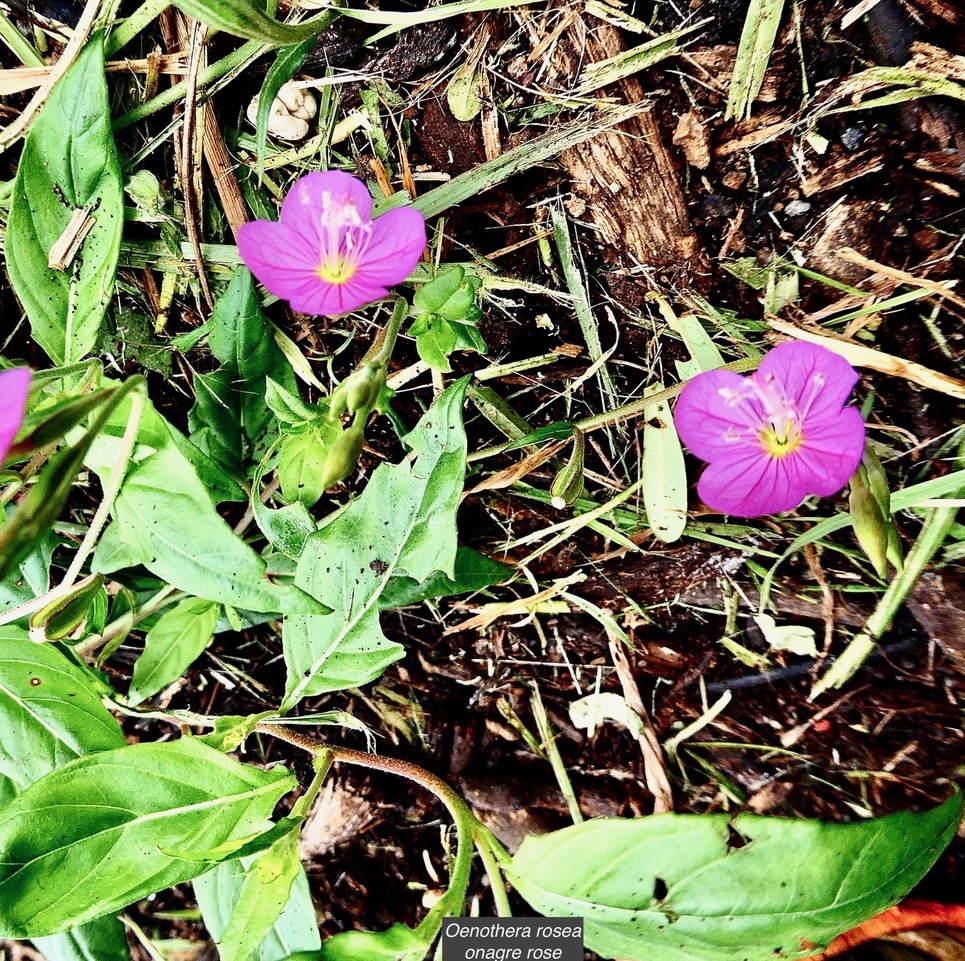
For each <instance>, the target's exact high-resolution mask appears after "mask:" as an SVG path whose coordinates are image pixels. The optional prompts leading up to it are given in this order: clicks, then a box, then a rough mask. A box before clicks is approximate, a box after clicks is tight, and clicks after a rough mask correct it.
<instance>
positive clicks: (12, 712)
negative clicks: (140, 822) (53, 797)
mask: <svg viewBox="0 0 965 961" xmlns="http://www.w3.org/2000/svg"><path fill="white" fill-rule="evenodd" d="M125 743H126V742H125V740H124V735H123V733H122V732H121V728H120V725H119V724H118V723H117V721H116V720H115V719H114V718H113V717H112V716H111V714H110V713H109V712H108V710H107V709H106V708H105V707H104V705H103V704H102V703H101V700H100V698H99V697H98V696H97V695H96V694H95V693H94V691H93V690H92V689H91V685H90V683H89V679H88V677H87V675H86V674H85V673H84V671H83V670H82V669H81V668H79V667H78V666H77V665H75V664H72V663H71V662H70V661H68V660H67V658H66V657H64V655H63V654H61V653H60V651H59V650H58V649H57V648H56V647H54V646H53V645H52V644H43V645H40V644H34V643H33V642H32V641H29V640H28V639H27V636H26V634H25V633H23V632H20V631H18V630H17V629H16V628H13V629H11V628H9V627H6V628H0V771H2V772H3V774H2V775H0V778H2V780H3V781H4V782H5V783H6V784H7V785H9V786H10V787H12V789H13V792H12V793H13V797H15V796H16V794H17V788H18V787H20V788H25V787H27V786H28V785H30V784H33V783H34V782H35V781H38V780H39V779H40V778H42V777H43V776H44V775H45V774H47V773H49V772H50V771H52V770H54V768H56V767H59V766H60V765H62V764H66V763H67V762H69V761H72V760H73V759H74V758H76V757H79V756H81V755H83V754H88V753H92V752H94V751H108V750H111V749H113V748H117V747H123V746H124V744H125ZM13 797H6V798H4V799H3V800H2V801H0V811H2V810H3V809H4V808H5V807H6V804H7V803H9V802H11V801H12V800H13ZM34 945H35V946H36V948H37V950H38V951H40V953H41V954H43V956H44V957H45V958H46V959H47V961H128V959H129V957H130V955H129V952H128V949H127V939H126V938H125V936H124V926H123V925H122V924H121V922H120V921H119V920H118V919H117V918H114V917H104V918H97V919H96V920H94V921H90V922H89V923H87V924H84V925H81V926H80V927H79V928H76V929H75V930H73V931H66V932H64V933H62V934H53V935H50V936H49V937H46V938H36V939H34Z"/></svg>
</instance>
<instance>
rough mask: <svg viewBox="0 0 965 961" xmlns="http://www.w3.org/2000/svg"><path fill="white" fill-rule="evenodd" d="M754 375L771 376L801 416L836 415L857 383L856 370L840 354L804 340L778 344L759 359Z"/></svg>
mask: <svg viewBox="0 0 965 961" xmlns="http://www.w3.org/2000/svg"><path fill="white" fill-rule="evenodd" d="M757 377H758V378H761V379H767V378H769V377H773V378H774V379H775V380H776V381H777V382H778V383H779V384H781V385H782V387H783V389H784V393H785V394H786V395H787V397H788V399H789V400H791V401H793V402H794V403H795V404H797V406H798V408H799V409H800V411H801V414H802V416H804V417H810V416H812V415H814V416H818V417H821V416H825V415H834V414H836V413H837V412H838V411H840V410H841V407H842V405H843V404H844V403H845V402H846V401H847V399H848V397H850V396H851V391H852V390H853V389H854V385H855V384H856V383H858V372H857V371H856V370H855V369H854V368H853V367H852V366H851V365H850V364H849V363H848V362H847V361H846V360H845V359H844V358H843V357H841V356H840V355H839V354H835V353H833V352H832V351H830V350H828V349H827V348H826V347H820V346H819V345H818V344H809V343H807V341H788V342H787V343H784V344H779V345H778V346H777V347H775V348H774V349H773V350H772V351H770V352H769V353H768V354H767V356H766V357H765V358H764V359H763V360H762V361H761V366H760V367H759V368H758V369H757Z"/></svg>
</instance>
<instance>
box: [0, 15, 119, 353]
mask: <svg viewBox="0 0 965 961" xmlns="http://www.w3.org/2000/svg"><path fill="white" fill-rule="evenodd" d="M122 186H123V181H122V177H121V165H120V161H119V159H118V155H117V149H116V147H115V146H114V135H113V133H112V132H111V116H110V103H109V100H108V96H107V83H106V82H105V79H104V42H103V36H101V35H100V34H98V35H96V36H94V37H92V38H91V39H90V40H88V42H87V43H86V44H85V45H84V48H83V50H82V51H81V53H80V55H79V56H78V58H77V60H76V62H75V63H74V64H73V66H71V68H70V69H69V70H68V71H67V73H66V74H65V75H64V76H63V77H62V78H61V80H60V81H59V82H58V83H57V85H56V86H55V87H54V89H53V92H52V93H51V95H50V99H49V100H48V101H47V103H46V104H45V105H44V108H43V110H41V112H40V114H39V116H38V117H37V119H36V121H35V122H34V124H33V126H32V127H31V128H30V132H29V133H28V134H27V139H26V141H25V143H24V148H23V155H22V156H21V158H20V164H19V166H18V167H17V179H16V182H15V184H14V188H13V197H12V200H11V206H10V221H9V223H8V225H7V235H6V238H5V240H4V251H5V253H6V258H7V269H8V271H9V273H10V282H11V284H12V285H13V289H14V290H15V291H16V293H17V296H18V297H19V298H20V302H21V303H22V304H23V306H24V309H25V310H26V312H27V316H28V318H29V319H30V327H31V331H32V333H33V337H34V340H36V341H37V343H38V344H40V346H41V347H43V349H44V350H45V351H46V352H47V354H48V356H49V357H50V359H51V360H52V361H53V362H54V363H55V364H64V363H68V364H69V363H72V362H75V361H77V360H80V359H81V358H82V357H84V356H85V355H86V354H89V353H90V351H91V349H92V348H93V346H94V341H95V340H96V339H97V332H98V331H99V330H100V325H101V320H102V319H103V317H104V311H105V310H106V309H107V305H108V303H109V302H110V299H111V294H112V293H113V290H114V274H115V272H116V270H117V261H118V257H119V255H120V249H121V232H122V229H123V226H124V194H123V189H122ZM68 227H69V229H68ZM72 237H73V238H75V240H76V239H80V246H79V249H77V251H76V253H74V254H69V253H66V251H65V252H63V254H61V252H60V251H59V249H58V247H59V246H60V245H66V244H68V243H69V241H70V240H71V238H72ZM81 238H82V239H81ZM58 242H60V245H59V244H58ZM52 250H53V251H54V252H53V254H52V253H51V251H52ZM50 263H56V264H57V265H58V266H55V267H51V266H49V264H50ZM58 267H59V268H61V269H58Z"/></svg>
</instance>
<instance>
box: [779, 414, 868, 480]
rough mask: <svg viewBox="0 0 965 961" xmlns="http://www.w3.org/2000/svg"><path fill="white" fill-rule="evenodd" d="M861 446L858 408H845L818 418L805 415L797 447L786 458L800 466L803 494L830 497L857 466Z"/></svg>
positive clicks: (861, 429)
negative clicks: (801, 438) (805, 420)
mask: <svg viewBox="0 0 965 961" xmlns="http://www.w3.org/2000/svg"><path fill="white" fill-rule="evenodd" d="M864 445H865V426H864V420H863V419H862V417H861V411H859V410H858V409H857V408H856V407H845V408H844V409H843V410H839V411H838V412H837V413H836V414H834V415H831V416H827V417H825V418H822V419H820V420H818V419H815V418H813V417H810V418H808V421H807V429H806V431H805V432H804V440H803V443H802V444H801V449H800V450H799V451H798V452H797V456H795V457H793V458H788V460H789V461H792V460H793V462H794V463H795V465H798V464H799V465H800V466H799V467H798V471H799V476H800V478H801V484H802V485H803V486H804V488H805V490H806V493H808V494H816V495H818V496H819V497H831V496H832V495H833V494H837V493H838V491H839V490H841V488H842V487H844V485H845V484H846V483H847V482H848V480H849V479H850V478H851V475H852V474H854V472H855V471H856V470H857V469H858V464H860V463H861V455H862V454H863V453H864Z"/></svg>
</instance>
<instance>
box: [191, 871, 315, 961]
mask: <svg viewBox="0 0 965 961" xmlns="http://www.w3.org/2000/svg"><path fill="white" fill-rule="evenodd" d="M251 863H252V860H251V859H249V858H242V859H240V860H235V861H224V862H222V863H221V864H219V865H218V866H217V867H216V868H214V870H212V871H209V872H208V873H207V874H204V875H202V876H201V877H200V878H197V879H195V881H194V893H195V896H196V897H197V899H198V907H199V908H200V909H201V915H202V917H203V918H204V924H205V927H206V928H207V929H208V932H209V933H210V935H211V937H212V938H213V939H214V940H215V942H220V941H221V936H222V932H223V931H224V930H225V928H226V927H227V925H228V921H229V919H230V918H231V916H232V914H233V913H234V910H235V905H237V904H238V900H239V897H240V896H241V892H242V888H243V886H244V883H245V879H246V877H247V875H248V871H249V869H250V865H251ZM320 946H321V938H320V937H319V934H318V924H317V923H316V921H315V908H314V906H313V905H312V896H311V893H310V892H309V889H308V878H307V877H306V875H305V869H304V868H303V867H302V866H301V864H299V865H298V870H297V873H296V875H295V880H294V883H293V884H292V886H291V895H290V897H289V899H288V902H287V903H286V904H285V906H284V908H283V910H282V912H281V914H280V915H279V916H278V918H277V919H276V920H275V922H274V924H273V925H272V927H271V930H270V931H269V932H268V933H267V935H265V937H264V939H263V940H262V942H261V943H260V944H259V945H258V946H257V947H256V949H255V953H254V956H253V959H254V961H282V959H284V958H287V957H288V956H289V955H291V954H294V953H295V952H298V951H317V950H318V948H319V947H320Z"/></svg>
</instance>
